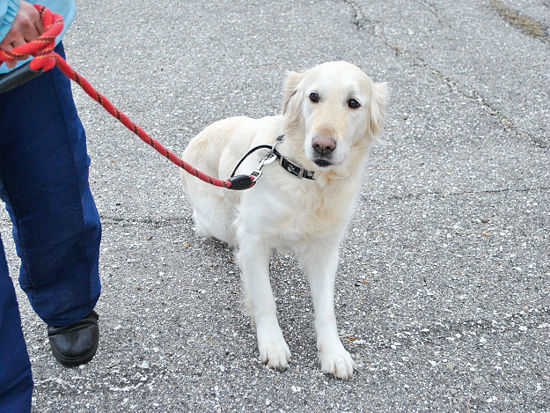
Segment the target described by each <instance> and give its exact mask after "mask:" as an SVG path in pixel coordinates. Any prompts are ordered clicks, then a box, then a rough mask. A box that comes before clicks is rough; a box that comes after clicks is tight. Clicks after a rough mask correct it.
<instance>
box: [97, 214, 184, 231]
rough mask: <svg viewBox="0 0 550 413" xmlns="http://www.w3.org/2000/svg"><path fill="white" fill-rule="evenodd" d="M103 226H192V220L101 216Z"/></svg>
mask: <svg viewBox="0 0 550 413" xmlns="http://www.w3.org/2000/svg"><path fill="white" fill-rule="evenodd" d="M100 219H101V223H102V224H103V225H109V224H110V225H118V226H122V227H133V226H135V225H136V224H141V225H146V226H150V227H153V228H156V229H158V228H166V227H174V226H177V225H187V224H191V218H188V217H170V218H124V217H112V216H106V215H100Z"/></svg>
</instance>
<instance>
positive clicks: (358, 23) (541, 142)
mask: <svg viewBox="0 0 550 413" xmlns="http://www.w3.org/2000/svg"><path fill="white" fill-rule="evenodd" d="M342 1H343V3H344V4H345V5H346V6H348V7H350V8H351V11H352V24H353V25H354V26H355V27H356V29H357V30H358V31H362V30H364V29H365V28H366V27H370V28H371V33H372V34H373V35H378V36H379V38H380V39H382V42H383V43H384V45H385V46H386V47H388V48H389V49H391V50H392V51H393V52H394V54H395V56H396V57H400V56H404V57H407V58H408V59H409V60H411V61H412V65H415V64H416V65H418V66H421V67H424V68H425V69H426V70H428V71H429V72H431V73H432V75H434V76H435V77H437V78H439V79H440V80H442V81H443V82H445V84H446V85H447V86H448V87H449V88H450V89H451V90H454V91H456V92H457V93H459V94H460V95H462V96H463V97H465V98H467V99H469V100H471V101H473V102H475V103H477V104H479V105H480V106H481V107H483V109H484V110H485V111H486V112H487V113H488V114H489V115H490V116H493V117H495V118H496V119H498V120H499V122H500V123H501V125H502V127H503V130H504V131H505V132H506V131H512V132H514V133H515V134H516V135H517V136H519V137H520V138H522V139H524V140H526V141H529V142H531V144H533V145H534V146H535V147H537V148H539V149H545V150H546V149H549V148H550V145H549V144H548V143H546V141H545V140H546V138H547V137H540V138H539V137H537V136H534V135H533V134H531V133H529V132H527V131H524V130H522V129H521V128H520V127H518V126H517V125H516V124H515V123H514V122H513V121H512V120H510V119H509V118H508V117H507V116H506V115H505V114H504V113H502V112H501V111H500V110H499V109H498V108H497V107H496V106H495V105H494V104H492V103H491V102H490V101H489V100H488V99H487V98H485V97H484V96H483V95H482V94H481V93H480V92H479V91H477V90H475V89H472V90H471V91H470V92H468V91H467V90H466V88H465V85H462V84H459V82H458V81H456V80H454V79H452V78H451V77H450V76H447V75H445V74H444V73H443V72H441V71H440V70H438V69H436V68H434V67H432V66H431V65H430V64H429V63H427V62H426V60H425V59H424V58H423V57H421V56H419V55H418V54H415V53H412V52H410V51H408V50H404V49H402V48H401V47H399V46H397V45H394V44H392V43H391V42H390V41H389V40H388V38H387V37H386V36H385V34H384V29H383V24H382V22H380V21H378V20H373V19H370V18H367V17H366V13H364V12H363V10H362V8H361V6H360V5H358V4H357V3H356V2H355V1H354V0H342ZM418 1H419V3H420V4H421V5H422V6H424V7H426V8H427V9H428V10H429V11H430V12H431V13H432V14H434V16H435V17H436V18H437V20H438V21H439V22H440V23H441V24H442V18H441V15H440V13H439V10H438V9H437V7H436V6H435V4H434V3H432V2H430V1H429V0H418ZM491 2H492V3H493V4H495V5H500V6H501V7H500V8H498V9H497V11H498V10H503V13H504V10H507V11H508V14H509V15H510V16H512V17H513V16H516V15H517V18H515V19H514V18H512V17H510V19H512V21H513V23H515V24H521V23H518V22H523V25H524V26H525V27H539V28H542V25H540V24H539V23H536V21H534V20H528V19H527V18H526V17H525V16H523V15H520V14H519V13H517V12H516V14H514V13H513V12H512V11H511V10H513V9H510V8H509V7H508V8H506V7H505V6H503V4H504V3H503V2H502V1H501V0H491ZM520 17H521V18H520ZM510 24H512V23H510ZM537 24H538V26H537ZM377 25H378V26H382V29H381V30H376V26H377ZM524 26H522V27H524ZM540 30H542V29H540ZM540 30H539V31H537V30H534V29H533V33H539V32H540ZM541 38H542V39H546V40H545V41H549V42H550V36H549V35H548V30H547V29H546V28H544V36H543V37H541Z"/></svg>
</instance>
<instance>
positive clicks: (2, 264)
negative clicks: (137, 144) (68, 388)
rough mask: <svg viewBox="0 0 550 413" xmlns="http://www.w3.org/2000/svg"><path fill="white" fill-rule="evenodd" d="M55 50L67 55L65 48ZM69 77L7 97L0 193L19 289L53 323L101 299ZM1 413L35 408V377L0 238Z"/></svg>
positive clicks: (39, 81) (84, 159)
mask: <svg viewBox="0 0 550 413" xmlns="http://www.w3.org/2000/svg"><path fill="white" fill-rule="evenodd" d="M56 51H57V52H58V53H60V54H61V55H63V46H62V45H61V44H60V45H59V46H58V47H57V49H56ZM89 164H90V159H89V157H88V155H87V152H86V136H85V133H84V129H83V127H82V124H81V122H80V119H79V118H78V114H77V112H76V108H75V106H74V102H73V98H72V92H71V86H70V81H69V80H68V79H67V78H66V77H65V76H64V75H63V74H62V73H61V72H60V71H59V70H58V69H53V70H51V71H49V72H46V73H44V74H42V75H41V76H39V77H38V78H36V79H34V80H32V81H30V82H28V83H27V84H25V85H23V86H20V87H18V88H17V89H14V90H12V91H10V92H8V93H4V94H0V195H1V197H2V199H3V200H4V202H5V203H6V209H7V211H8V213H9V215H10V218H11V221H12V223H13V236H14V239H15V243H16V249H17V254H18V255H19V257H20V258H21V268H20V273H19V284H20V286H21V288H22V289H23V290H24V291H25V293H26V294H27V297H28V299H29V301H30V303H31V305H32V308H33V309H34V310H35V311H36V313H37V314H38V315H39V316H40V318H42V319H43V320H44V321H45V322H46V323H47V324H48V325H53V326H64V325H68V324H71V323H74V322H76V321H78V320H80V319H81V318H83V317H84V316H85V315H87V314H88V313H89V312H90V311H91V310H92V309H93V308H94V306H95V304H96V302H97V299H98V298H99V294H100V289H101V287H100V282H99V274H98V259H99V243H100V238H101V225H100V222H99V215H98V213H97V209H96V206H95V204H94V200H93V198H92V194H91V192H90V188H89V184H88V167H89ZM0 331H1V332H2V333H1V334H0V413H4V412H28V411H30V403H31V394H32V378H31V369H30V362H29V359H28V355H27V351H26V346H25V342H24V340H23V334H22V332H21V320H20V317H19V311H18V307H17V302H16V297H15V291H14V288H13V285H12V282H11V278H10V277H9V275H8V267H7V265H6V261H5V257H4V248H3V245H2V243H1V240H0Z"/></svg>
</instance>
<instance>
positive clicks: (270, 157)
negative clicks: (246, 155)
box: [250, 151, 277, 183]
mask: <svg viewBox="0 0 550 413" xmlns="http://www.w3.org/2000/svg"><path fill="white" fill-rule="evenodd" d="M276 159H277V155H275V154H274V153H273V151H270V152H268V153H267V154H266V155H265V156H264V157H263V158H262V159H261V160H260V163H259V164H258V167H257V168H256V169H254V170H253V171H252V172H251V173H250V176H251V177H252V178H253V179H252V182H253V183H256V182H258V179H260V177H261V176H262V173H263V172H262V169H264V166H266V165H269V164H270V163H273V162H275V160H276Z"/></svg>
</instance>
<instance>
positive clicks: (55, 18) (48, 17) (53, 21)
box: [0, 4, 256, 189]
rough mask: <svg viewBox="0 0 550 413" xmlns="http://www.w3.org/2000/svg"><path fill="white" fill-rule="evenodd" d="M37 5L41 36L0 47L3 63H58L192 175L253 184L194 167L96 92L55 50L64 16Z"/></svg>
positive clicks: (42, 67) (46, 66) (231, 184)
mask: <svg viewBox="0 0 550 413" xmlns="http://www.w3.org/2000/svg"><path fill="white" fill-rule="evenodd" d="M34 7H36V9H37V10H38V11H39V13H40V17H41V19H42V25H43V26H44V28H45V31H44V32H43V33H42V35H41V36H40V37H38V38H37V39H35V40H33V41H31V42H28V43H25V44H23V45H20V46H17V47H15V48H13V49H11V50H9V51H3V50H0V63H1V62H13V61H15V60H20V59H22V58H24V57H25V56H28V55H32V56H33V57H34V58H33V59H32V61H31V62H30V68H31V69H32V70H34V71H42V72H45V71H48V70H50V69H52V68H54V67H55V66H57V67H58V68H59V69H60V70H61V71H62V72H63V73H64V74H65V76H67V77H68V78H69V79H71V80H73V81H75V82H76V83H78V85H79V86H80V87H81V88H82V89H83V90H84V91H85V92H86V93H87V94H88V95H89V96H90V97H91V98H92V99H93V100H95V101H96V102H98V103H99V104H100V105H101V106H103V108H104V109H105V110H106V111H107V112H109V113H110V114H111V115H112V116H114V117H115V118H117V119H118V120H119V121H120V122H121V123H122V124H123V125H124V126H126V127H127V128H128V129H130V130H131V131H132V132H134V133H135V134H136V135H137V136H138V137H139V138H140V139H141V140H142V141H143V142H145V143H146V144H148V145H150V146H152V147H153V148H154V149H155V150H156V151H157V152H158V153H160V154H161V155H162V156H164V157H165V158H167V159H168V160H170V161H171V162H172V163H174V164H175V165H177V166H179V167H180V168H183V169H184V170H185V171H187V172H188V173H190V174H191V175H195V176H196V177H197V178H199V179H200V180H202V181H204V182H207V183H209V184H211V185H214V186H219V187H223V188H227V189H248V188H251V187H253V186H254V184H255V183H256V178H255V177H254V176H252V175H238V176H235V177H232V178H230V179H228V180H221V179H218V178H214V177H211V176H209V175H207V174H205V173H204V172H201V171H199V170H198V169H196V168H194V167H192V166H191V165H190V164H188V163H187V162H185V161H184V160H182V159H180V158H179V157H177V156H176V155H175V154H174V153H173V152H171V151H169V150H168V149H166V148H165V147H164V146H162V145H161V144H160V143H159V142H158V141H156V140H155V139H153V138H151V137H150V136H149V135H148V134H147V133H146V132H145V131H144V130H143V129H142V128H140V127H139V126H137V125H136V124H135V123H134V122H132V121H131V120H130V118H128V116H126V115H125V114H124V113H122V112H121V111H119V110H118V109H117V108H116V107H115V106H114V105H113V104H112V103H111V102H110V101H109V100H108V99H107V98H106V97H105V96H103V95H102V94H100V93H99V92H97V91H96V90H95V89H94V88H93V86H92V85H91V84H90V83H89V82H88V81H87V80H86V79H85V78H84V77H82V76H80V75H79V74H78V73H77V72H76V71H75V70H74V69H73V68H72V67H71V66H69V64H68V63H67V62H66V61H65V59H63V58H62V57H61V56H59V54H57V53H56V52H55V51H54V48H55V39H56V37H57V36H58V35H59V33H61V32H62V31H63V26H64V22H63V16H61V15H59V14H56V13H52V12H51V11H50V10H49V9H47V8H46V7H44V6H40V5H36V4H35V5H34Z"/></svg>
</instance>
